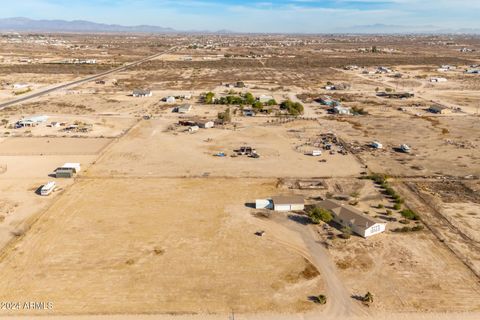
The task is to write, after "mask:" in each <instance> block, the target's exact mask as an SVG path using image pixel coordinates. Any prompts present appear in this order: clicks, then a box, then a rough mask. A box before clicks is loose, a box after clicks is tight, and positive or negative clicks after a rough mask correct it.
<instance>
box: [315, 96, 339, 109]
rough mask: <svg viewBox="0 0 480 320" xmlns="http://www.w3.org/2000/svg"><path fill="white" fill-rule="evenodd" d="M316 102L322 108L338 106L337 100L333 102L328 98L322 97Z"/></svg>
mask: <svg viewBox="0 0 480 320" xmlns="http://www.w3.org/2000/svg"><path fill="white" fill-rule="evenodd" d="M318 101H319V102H320V103H321V104H323V105H324V106H329V107H333V106H335V105H337V104H340V103H339V102H338V101H337V100H334V99H332V98H331V97H329V96H324V97H322V98H320V99H319V100H318Z"/></svg>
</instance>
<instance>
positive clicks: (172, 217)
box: [0, 178, 322, 314]
mask: <svg viewBox="0 0 480 320" xmlns="http://www.w3.org/2000/svg"><path fill="white" fill-rule="evenodd" d="M274 185H275V184H274V183H273V182H272V181H269V180H263V181H255V182H249V181H248V180H244V179H236V180H231V179H227V180H226V179H208V180H206V179H181V180H180V179H135V178H125V179H88V178H85V179H81V181H79V182H77V183H76V184H75V185H74V186H73V187H72V188H70V189H69V190H68V191H67V192H66V193H65V194H64V195H63V196H62V197H61V199H59V200H58V201H56V202H55V204H54V205H53V206H52V207H51V208H49V210H48V211H47V212H46V213H45V214H44V215H43V216H42V217H41V220H40V221H39V222H38V223H36V224H35V225H34V226H33V228H32V229H31V230H30V231H29V232H28V234H27V235H25V237H24V238H23V239H22V240H21V242H19V243H17V244H15V245H14V246H13V247H12V248H10V249H8V250H7V252H5V253H4V254H5V255H6V256H5V257H4V258H3V259H2V262H1V263H0V268H1V270H2V273H1V276H0V281H1V283H2V288H1V289H0V299H1V300H2V301H17V300H18V299H24V297H32V298H35V299H37V300H39V301H52V302H53V303H54V305H55V313H56V314H72V313H74V314H99V313H102V314H123V313H134V314H136V313H138V314H141V313H210V312H215V313H218V312H220V313H228V312H230V311H231V310H235V311H236V312H241V313H242V312H262V311H263V312H272V311H275V312H303V311H306V310H308V309H311V308H312V304H311V303H310V302H309V301H308V295H309V294H315V293H317V292H321V291H322V282H321V278H320V277H319V276H318V272H317V271H316V269H315V268H313V267H312V266H311V265H310V264H309V263H308V261H306V260H305V259H304V258H303V257H301V256H299V255H298V254H296V253H295V252H292V251H290V250H288V249H285V248H284V247H283V246H281V245H279V244H276V243H274V242H271V241H269V239H268V237H267V238H265V239H264V238H261V237H257V236H255V235H254V233H255V232H256V231H257V229H256V227H255V225H253V224H252V223H251V222H250V220H251V219H252V218H251V217H250V214H249V210H248V208H246V207H245V205H244V202H245V199H252V198H254V197H256V196H258V195H261V196H267V195H269V194H271V193H272V192H273V191H274V189H275V187H274ZM2 313H3V314H5V312H2Z"/></svg>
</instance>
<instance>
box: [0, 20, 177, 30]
mask: <svg viewBox="0 0 480 320" xmlns="http://www.w3.org/2000/svg"><path fill="white" fill-rule="evenodd" d="M0 31H19V32H112V33H115V32H128V33H176V32H178V31H176V30H174V29H172V28H164V27H157V26H148V25H141V26H132V27H127V26H121V25H116V24H103V23H95V22H90V21H83V20H75V21H65V20H33V19H28V18H6V19H0Z"/></svg>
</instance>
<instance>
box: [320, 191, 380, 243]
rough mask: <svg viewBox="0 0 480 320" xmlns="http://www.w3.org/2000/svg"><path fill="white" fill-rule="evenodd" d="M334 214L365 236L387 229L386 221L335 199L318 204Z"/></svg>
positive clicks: (338, 219)
mask: <svg viewBox="0 0 480 320" xmlns="http://www.w3.org/2000/svg"><path fill="white" fill-rule="evenodd" d="M318 206H319V207H321V208H324V209H327V210H328V211H330V212H331V213H332V215H333V220H334V221H335V222H337V223H339V224H341V225H342V226H344V227H349V228H350V229H352V231H353V232H354V233H356V234H358V235H360V236H362V237H364V238H367V237H370V236H373V235H375V234H378V233H381V232H384V231H385V226H386V223H380V222H378V221H377V220H375V219H373V218H372V217H369V216H367V215H366V214H364V213H363V212H361V211H360V210H358V209H356V208H354V207H352V206H349V205H346V204H343V203H341V202H339V201H335V200H324V201H322V202H320V203H319V204H318Z"/></svg>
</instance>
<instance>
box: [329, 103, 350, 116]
mask: <svg viewBox="0 0 480 320" xmlns="http://www.w3.org/2000/svg"><path fill="white" fill-rule="evenodd" d="M333 112H334V113H336V114H351V112H350V108H348V107H342V106H340V105H337V106H335V107H333Z"/></svg>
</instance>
